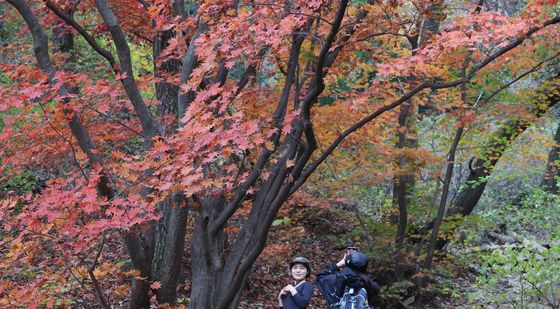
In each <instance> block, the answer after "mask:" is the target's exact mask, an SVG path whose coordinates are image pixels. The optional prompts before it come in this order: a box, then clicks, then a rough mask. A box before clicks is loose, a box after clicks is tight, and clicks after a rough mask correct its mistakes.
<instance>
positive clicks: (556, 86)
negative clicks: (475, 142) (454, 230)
mask: <svg viewBox="0 0 560 309" xmlns="http://www.w3.org/2000/svg"><path fill="white" fill-rule="evenodd" d="M559 100H560V76H557V77H556V78H555V79H554V80H552V81H549V82H546V83H544V85H543V86H542V87H540V88H539V90H538V91H536V92H535V95H534V96H533V100H532V102H531V109H530V110H529V112H530V113H531V115H532V116H534V117H540V116H542V115H543V114H544V113H545V112H546V111H547V110H548V109H550V108H551V107H552V106H554V105H556V103H558V101H559ZM531 124H532V122H531V120H529V119H516V120H510V121H508V122H507V123H506V124H504V125H503V126H502V127H501V128H500V129H498V131H497V132H496V133H495V134H494V136H493V137H491V138H490V140H488V141H487V142H486V143H484V144H483V146H482V147H481V148H482V149H483V152H482V155H481V156H480V158H473V159H471V164H469V169H470V173H469V176H468V177H467V180H466V182H465V185H464V186H463V188H462V189H461V191H459V193H458V194H457V196H456V198H455V200H454V201H453V203H452V207H451V208H450V209H449V211H448V213H447V216H454V215H457V214H460V215H463V216H467V215H469V214H470V213H471V212H472V211H473V210H474V208H475V206H476V204H477V203H478V201H479V200H480V197H481V196H482V193H483V192H484V189H485V188H486V184H487V182H488V179H487V178H488V176H490V174H491V173H492V171H493V169H494V167H495V166H496V164H497V163H498V160H499V159H500V157H501V156H502V154H503V153H504V152H505V150H506V149H507V147H508V146H509V145H510V144H511V143H512V142H513V141H514V140H515V139H516V138H517V137H518V136H519V134H521V133H523V132H524V131H525V130H526V129H527V128H528V127H529V126H530V125H531Z"/></svg>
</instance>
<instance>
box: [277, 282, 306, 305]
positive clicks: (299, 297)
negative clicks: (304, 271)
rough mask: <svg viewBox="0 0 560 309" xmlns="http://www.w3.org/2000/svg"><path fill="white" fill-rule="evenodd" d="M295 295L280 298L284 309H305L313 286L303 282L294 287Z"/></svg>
mask: <svg viewBox="0 0 560 309" xmlns="http://www.w3.org/2000/svg"><path fill="white" fill-rule="evenodd" d="M296 291H297V293H296V294H295V295H292V294H290V293H288V294H286V295H284V296H283V297H282V305H283V307H282V308H284V309H305V308H307V305H309V302H310V301H311V296H312V295H313V284H311V282H308V281H306V282H304V283H302V284H300V285H298V286H296Z"/></svg>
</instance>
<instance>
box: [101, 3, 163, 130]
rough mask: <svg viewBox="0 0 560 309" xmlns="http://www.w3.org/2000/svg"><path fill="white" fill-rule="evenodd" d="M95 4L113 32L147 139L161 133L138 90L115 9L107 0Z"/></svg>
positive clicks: (131, 100)
mask: <svg viewBox="0 0 560 309" xmlns="http://www.w3.org/2000/svg"><path fill="white" fill-rule="evenodd" d="M95 6H96V7H97V10H98V12H99V13H100V14H101V17H102V18H103V21H104V22H105V24H106V25H107V27H108V28H109V32H110V33H111V36H112V38H113V41H114V43H115V47H116V49H117V54H118V56H119V62H120V70H121V72H123V73H125V74H126V76H125V77H124V78H123V85H124V89H125V91H126V93H127V95H128V97H129V99H130V102H131V103H132V106H133V107H134V110H135V112H136V115H137V116H138V119H139V120H140V124H141V126H142V130H143V132H144V135H145V137H146V138H147V139H149V138H151V137H153V136H156V135H158V134H160V132H159V127H158V125H157V123H156V121H155V120H154V118H153V117H152V115H151V114H150V111H149V110H148V108H147V107H146V104H145V103H144V99H143V98H142V95H141V94H140V90H138V86H137V85H136V81H135V80H134V73H133V70H132V59H131V57H130V48H129V46H128V43H127V41H126V36H125V34H124V32H123V31H122V28H121V26H120V24H119V22H118V20H117V17H116V16H115V14H114V13H113V10H112V9H111V8H110V7H109V3H108V1H107V0H95Z"/></svg>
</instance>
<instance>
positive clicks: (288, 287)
mask: <svg viewBox="0 0 560 309" xmlns="http://www.w3.org/2000/svg"><path fill="white" fill-rule="evenodd" d="M282 292H284V294H288V293H290V294H292V296H293V295H296V294H297V291H296V288H295V287H294V286H293V285H291V284H288V285H286V286H285V287H284V288H283V289H282V291H280V293H282ZM284 294H282V295H284Z"/></svg>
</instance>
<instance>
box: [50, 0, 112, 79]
mask: <svg viewBox="0 0 560 309" xmlns="http://www.w3.org/2000/svg"><path fill="white" fill-rule="evenodd" d="M45 4H46V6H47V7H48V8H49V9H50V10H51V11H53V13H55V14H56V16H58V17H60V19H62V20H64V21H65V22H66V23H67V24H68V25H70V26H72V28H74V29H75V30H76V31H77V32H78V33H79V34H80V35H81V36H82V37H83V38H84V39H85V40H86V42H88V44H89V45H90V46H91V47H92V48H93V49H94V50H95V51H96V52H97V53H98V54H99V55H101V56H102V57H103V58H105V59H107V61H108V62H109V64H110V65H111V68H113V70H114V71H115V72H118V69H117V66H116V64H117V62H116V61H115V58H114V57H113V55H112V54H111V52H110V51H108V50H106V49H104V48H102V47H101V46H99V44H97V42H96V41H95V39H94V38H93V37H92V36H91V35H89V33H88V32H87V31H86V29H84V28H83V27H82V26H81V25H80V24H78V23H77V22H76V21H75V20H74V19H73V18H72V17H70V16H68V15H66V14H65V13H64V12H63V11H62V10H61V9H60V8H58V7H57V6H56V5H55V4H54V3H52V2H51V1H50V0H45Z"/></svg>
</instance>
